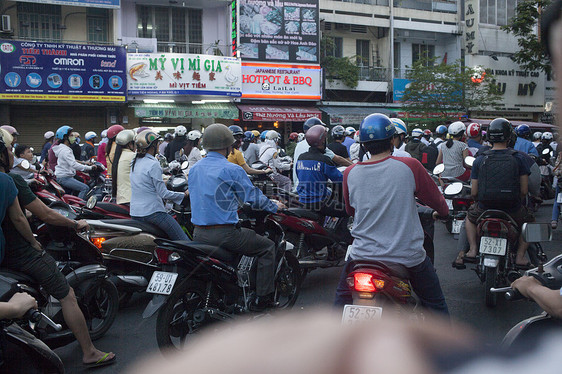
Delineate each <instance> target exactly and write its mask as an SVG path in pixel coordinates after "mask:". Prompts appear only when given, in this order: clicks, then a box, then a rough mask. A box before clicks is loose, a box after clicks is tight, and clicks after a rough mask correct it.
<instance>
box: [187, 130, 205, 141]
mask: <svg viewBox="0 0 562 374" xmlns="http://www.w3.org/2000/svg"><path fill="white" fill-rule="evenodd" d="M202 136H203V134H201V131H199V130H191V131H190V132H189V133H188V134H187V139H189V140H197V139H199V138H201V137H202Z"/></svg>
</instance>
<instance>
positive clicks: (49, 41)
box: [14, 36, 113, 45]
mask: <svg viewBox="0 0 562 374" xmlns="http://www.w3.org/2000/svg"><path fill="white" fill-rule="evenodd" d="M14 39H15V40H32V41H36V42H44V43H57V44H60V43H69V44H92V45H113V41H107V42H102V41H88V40H74V39H66V38H63V39H58V38H57V39H54V38H35V37H22V36H18V37H15V38H14Z"/></svg>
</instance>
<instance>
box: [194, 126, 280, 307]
mask: <svg viewBox="0 0 562 374" xmlns="http://www.w3.org/2000/svg"><path fill="white" fill-rule="evenodd" d="M234 142H235V139H234V137H233V136H232V132H231V131H230V130H229V129H228V127H226V126H225V125H222V124H213V125H210V126H209V127H207V129H206V130H205V132H204V134H203V147H204V148H205V149H206V150H207V152H208V153H207V156H206V157H205V158H204V159H202V160H201V161H199V162H197V164H195V166H193V168H191V170H190V171H189V194H190V200H191V222H192V223H193V225H194V226H195V229H194V232H193V239H194V240H195V241H197V242H200V243H205V244H211V245H216V246H220V247H221V248H224V249H226V250H229V251H232V252H235V253H239V254H242V255H246V256H252V257H257V258H258V259H257V261H258V271H257V279H256V294H257V298H256V301H255V303H254V305H253V306H252V307H253V309H254V310H258V311H259V310H263V309H265V308H267V307H269V306H272V303H273V291H274V273H275V244H274V243H273V241H271V240H270V239H267V238H265V237H263V236H260V235H257V234H256V233H255V232H254V231H253V230H250V229H246V228H241V227H240V226H239V224H238V213H237V211H238V208H239V206H240V205H242V204H244V203H249V204H250V205H251V206H252V207H253V208H254V209H258V210H265V211H268V212H271V213H275V212H276V211H277V208H278V207H283V205H282V204H280V203H278V204H277V205H276V204H275V203H274V202H272V201H271V200H269V199H268V198H267V197H265V196H264V195H263V194H262V193H261V191H260V190H259V189H257V188H256V187H254V185H252V183H251V182H250V179H249V178H248V175H247V174H246V172H245V171H244V169H242V167H240V166H238V165H236V164H233V163H231V162H228V160H227V159H226V157H227V155H229V154H230V152H231V151H232V146H233V144H234Z"/></svg>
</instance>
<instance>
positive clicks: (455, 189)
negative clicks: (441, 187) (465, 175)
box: [444, 182, 463, 196]
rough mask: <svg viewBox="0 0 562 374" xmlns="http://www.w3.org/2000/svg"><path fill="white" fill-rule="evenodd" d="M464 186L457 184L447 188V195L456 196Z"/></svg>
mask: <svg viewBox="0 0 562 374" xmlns="http://www.w3.org/2000/svg"><path fill="white" fill-rule="evenodd" d="M462 188H463V185H462V183H461V182H455V183H452V184H450V185H448V186H447V188H445V192H444V193H445V195H451V196H452V195H456V194H459V193H460V192H461V191H462Z"/></svg>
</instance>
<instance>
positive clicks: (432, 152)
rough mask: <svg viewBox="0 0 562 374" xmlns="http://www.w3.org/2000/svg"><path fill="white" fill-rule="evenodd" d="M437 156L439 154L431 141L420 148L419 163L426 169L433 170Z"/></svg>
mask: <svg viewBox="0 0 562 374" xmlns="http://www.w3.org/2000/svg"><path fill="white" fill-rule="evenodd" d="M437 156H439V151H438V150H437V145H436V144H435V143H433V142H432V143H431V144H430V145H428V146H427V147H425V148H424V149H423V150H422V154H421V160H420V161H421V163H422V165H423V166H424V167H425V168H426V169H427V170H430V171H431V170H433V168H434V167H435V163H436V162H437Z"/></svg>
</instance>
